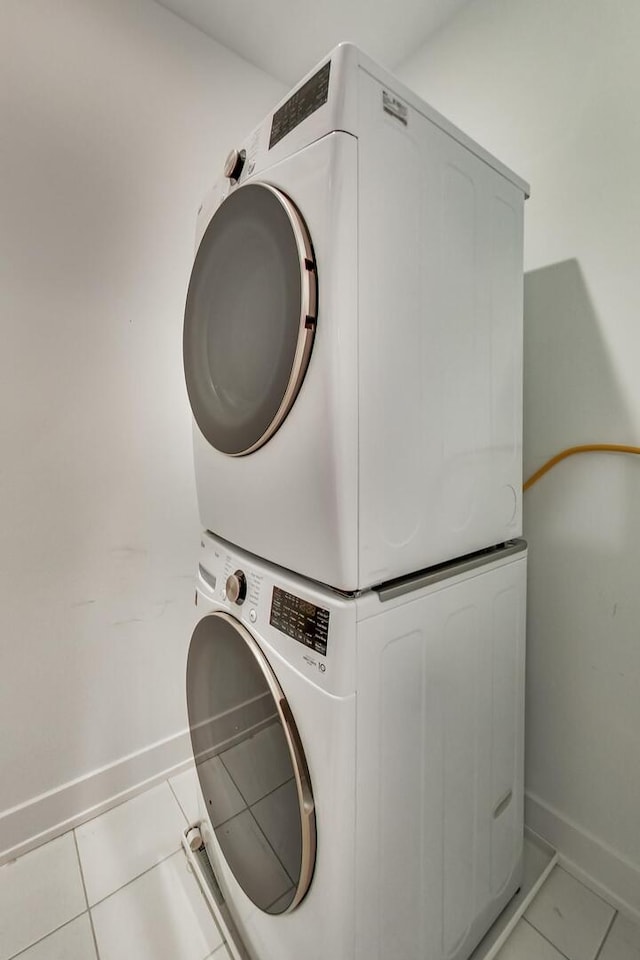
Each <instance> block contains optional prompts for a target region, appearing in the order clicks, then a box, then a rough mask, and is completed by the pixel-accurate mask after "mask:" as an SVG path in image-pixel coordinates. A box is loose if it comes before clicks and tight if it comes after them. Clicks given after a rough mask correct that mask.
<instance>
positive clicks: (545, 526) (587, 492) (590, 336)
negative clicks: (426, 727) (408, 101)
mask: <svg viewBox="0 0 640 960" xmlns="http://www.w3.org/2000/svg"><path fill="white" fill-rule="evenodd" d="M524 294H525V296H524V331H525V332H524V355H525V386H524V463H525V469H524V476H525V478H526V477H528V476H530V475H531V473H532V472H533V471H534V470H535V469H537V468H538V467H539V466H541V465H542V463H543V462H544V461H545V460H547V459H548V458H549V457H551V456H552V455H553V454H554V453H557V452H558V451H560V450H561V449H563V448H565V447H568V446H573V445H575V444H582V443H588V442H609V443H625V442H626V443H634V442H637V441H638V438H637V436H636V435H635V428H634V418H633V416H632V414H631V411H630V410H629V409H628V406H627V404H626V401H625V397H624V395H623V392H622V390H621V387H620V384H619V383H618V380H617V377H616V370H615V365H614V363H613V362H612V358H611V356H610V354H609V351H608V348H607V343H606V338H605V337H604V336H603V329H604V328H603V322H602V320H601V318H599V317H598V315H597V313H596V311H595V309H594V306H593V303H592V300H591V297H590V295H589V291H588V288H587V285H586V282H585V278H584V275H583V273H582V270H581V268H580V265H579V263H578V262H577V261H576V260H567V261H564V262H561V263H557V264H553V265H552V266H549V267H544V268H542V269H540V270H535V271H532V272H531V273H528V274H527V275H526V276H525V282H524ZM524 534H525V537H526V538H527V540H528V541H529V544H530V560H529V605H528V623H527V629H528V641H527V642H528V657H527V771H526V779H527V791H528V792H529V793H530V794H532V795H533V796H534V799H536V800H537V801H539V802H541V803H542V804H543V805H544V806H546V807H547V808H548V807H550V808H552V809H553V811H554V816H556V815H557V816H558V820H559V821H563V822H564V823H567V824H570V823H573V826H574V827H577V828H578V830H579V831H581V832H584V833H589V834H590V835H591V838H592V839H595V841H596V843H597V844H600V845H608V846H609V847H610V848H612V852H616V851H617V855H618V856H619V857H620V858H622V857H624V858H626V859H627V861H628V862H630V863H631V864H633V869H634V872H635V870H636V869H637V871H638V873H637V881H638V882H637V884H635V883H634V886H635V890H634V894H633V899H637V900H638V906H636V909H639V908H640V837H639V835H638V830H637V805H636V803H635V802H634V800H633V798H634V797H635V798H637V797H638V796H640V765H639V764H637V763H636V764H633V765H630V764H629V762H628V760H629V758H630V757H632V756H636V757H637V730H638V729H640V699H639V698H638V696H637V689H638V684H639V683H640V643H638V642H637V624H638V622H640V591H639V590H638V582H637V570H638V569H640V457H633V456H623V455H618V454H615V455H614V454H606V453H596V454H585V455H579V456H576V457H572V458H570V459H569V460H567V461H565V462H563V463H562V464H560V465H559V466H557V467H555V468H554V469H553V470H552V471H551V472H550V473H549V474H547V475H546V476H545V477H543V478H542V479H541V480H540V481H539V483H538V484H537V485H536V486H535V487H533V488H532V489H531V490H530V491H529V492H528V493H527V494H526V495H525V503H524ZM550 839H551V840H556V841H558V840H559V836H557V837H555V838H554V837H550ZM634 880H635V877H634ZM630 902H631V901H630Z"/></svg>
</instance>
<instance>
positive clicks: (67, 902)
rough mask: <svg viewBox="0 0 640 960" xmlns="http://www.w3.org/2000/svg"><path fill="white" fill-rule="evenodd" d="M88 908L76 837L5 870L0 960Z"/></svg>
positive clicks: (1, 873)
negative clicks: (75, 841) (74, 839)
mask: <svg viewBox="0 0 640 960" xmlns="http://www.w3.org/2000/svg"><path fill="white" fill-rule="evenodd" d="M86 909H87V904H86V901H85V897H84V891H83V889H82V878H81V876H80V867H79V864H78V856H77V853H76V846H75V843H74V841H73V834H71V833H66V834H65V835H64V836H63V837H58V838H57V839H56V840H52V841H51V842H50V843H45V844H44V845H43V846H42V847H38V849H37V850H32V851H31V853H27V854H25V855H24V856H23V857H20V858H19V859H18V860H15V861H13V862H11V863H6V864H5V865H4V866H3V867H0V960H8V958H9V957H13V956H14V954H16V953H18V951H20V950H24V949H25V948H26V947H29V946H30V945H31V944H33V943H35V942H36V941H37V940H40V939H41V938H42V937H44V936H46V935H47V934H49V933H51V932H52V931H53V930H55V929H56V928H57V927H61V926H62V924H64V923H67V922H68V921H69V920H71V919H72V918H73V917H77V916H78V915H79V914H81V913H83V912H84V911H85V910H86Z"/></svg>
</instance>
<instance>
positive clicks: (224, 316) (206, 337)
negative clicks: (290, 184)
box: [183, 183, 317, 456]
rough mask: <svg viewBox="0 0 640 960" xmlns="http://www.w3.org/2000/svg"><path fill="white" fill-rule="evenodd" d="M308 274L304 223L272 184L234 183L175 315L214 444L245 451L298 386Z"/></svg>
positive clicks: (309, 299) (311, 289)
mask: <svg viewBox="0 0 640 960" xmlns="http://www.w3.org/2000/svg"><path fill="white" fill-rule="evenodd" d="M316 303H317V278H316V267H315V261H314V257H313V249H312V246H311V240H310V237H309V234H308V231H307V228H306V226H305V224H304V221H303V220H302V217H301V215H300V213H299V212H298V210H297V209H296V207H295V206H294V205H293V204H292V203H291V201H290V200H289V199H288V198H287V197H286V196H285V195H284V194H283V193H281V191H280V190H277V189H276V188H275V187H272V186H269V185H268V184H264V183H255V184H247V186H244V187H238V188H237V189H236V190H235V191H234V192H233V193H232V194H230V196H229V197H228V198H227V199H226V200H225V201H224V202H223V203H222V204H221V205H220V207H219V208H218V210H217V211H216V213H215V214H214V216H213V218H212V220H211V222H210V224H209V226H208V227H207V229H206V231H205V234H204V236H203V238H202V242H201V243H200V247H199V249H198V252H197V255H196V259H195V263H194V266H193V271H192V274H191V281H190V283H189V291H188V293H187V303H186V308H185V319H184V336H183V354H184V369H185V377H186V381H187V391H188V393H189V400H190V403H191V408H192V410H193V415H194V417H195V420H196V423H197V424H198V426H199V428H200V430H201V431H202V433H203V434H204V436H205V437H206V438H207V440H208V441H209V443H210V444H212V446H214V447H215V448H216V449H217V450H220V451H221V452H223V453H227V454H231V455H233V456H240V455H242V454H247V453H252V452H253V451H254V450H257V449H258V448H259V447H261V446H262V444H264V443H266V441H267V440H268V439H269V438H270V437H271V436H272V435H273V434H274V433H275V431H276V430H277V429H278V427H279V426H280V425H281V423H282V422H283V420H284V418H285V417H286V416H287V414H288V412H289V410H290V409H291V406H292V405H293V402H294V400H295V398H296V396H297V394H298V391H299V389H300V386H301V385H302V381H303V378H304V375H305V372H306V369H307V364H308V362H309V356H310V354H311V347H312V345H313V338H314V334H315V325H316Z"/></svg>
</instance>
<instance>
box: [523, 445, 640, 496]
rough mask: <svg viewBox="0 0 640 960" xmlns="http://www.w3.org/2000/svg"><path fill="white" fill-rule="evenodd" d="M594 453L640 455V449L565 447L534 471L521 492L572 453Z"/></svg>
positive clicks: (595, 446) (604, 446)
mask: <svg viewBox="0 0 640 960" xmlns="http://www.w3.org/2000/svg"><path fill="white" fill-rule="evenodd" d="M594 451H604V452H605V453H637V454H640V447H631V446H628V445H627V444H624V443H586V444H584V445H583V446H581V447H567V449H566V450H561V451H560V453H556V455H555V457H551V459H550V460H547V462H546V463H545V464H543V465H542V466H541V467H540V469H539V470H536V472H535V473H534V474H532V475H531V476H530V477H529V479H528V480H527V482H526V483H525V484H524V486H523V488H522V489H523V491H524V490H528V489H529V487H532V486H533V485H534V483H537V482H538V480H539V479H540V477H544V475H545V473H548V472H549V470H551V468H552V467H555V465H556V463H560V461H561V460H566V459H567V457H572V456H573V455H574V453H592V452H594Z"/></svg>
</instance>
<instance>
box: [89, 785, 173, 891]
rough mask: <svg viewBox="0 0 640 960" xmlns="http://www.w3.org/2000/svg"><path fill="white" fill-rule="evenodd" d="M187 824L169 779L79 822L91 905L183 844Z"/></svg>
mask: <svg viewBox="0 0 640 960" xmlns="http://www.w3.org/2000/svg"><path fill="white" fill-rule="evenodd" d="M184 827H185V823H184V817H183V815H182V811H181V810H180V807H179V805H178V803H177V801H176V798H175V797H174V795H173V793H172V792H171V789H170V787H169V784H168V783H166V782H165V783H161V784H160V785H159V786H157V787H154V788H153V789H151V790H147V791H146V793H143V794H141V795H140V796H138V797H134V798H133V799H132V800H128V801H127V802H126V803H123V804H121V805H120V806H119V807H115V808H114V809H113V810H109V811H108V812H107V813H103V814H102V816H100V817H96V819H95V820H90V821H89V823H85V824H83V825H82V826H81V827H78V828H77V830H76V836H77V838H78V850H79V851H80V862H81V863H82V872H83V874H84V881H85V885H86V888H87V897H88V900H89V905H90V906H92V905H93V904H95V903H98V901H100V900H102V899H104V897H107V896H109V894H111V893H113V892H114V891H115V890H118V889H119V888H120V887H122V886H123V885H124V884H125V883H128V882H129V881H130V880H133V879H134V878H135V877H138V876H140V874H141V873H144V871H145V870H148V869H149V868H150V867H152V866H153V865H154V864H156V863H159V862H160V861H161V860H163V859H164V858H165V857H168V856H169V855H170V854H171V853H173V852H175V851H176V850H178V849H179V848H180V842H181V837H182V831H183V830H184Z"/></svg>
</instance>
